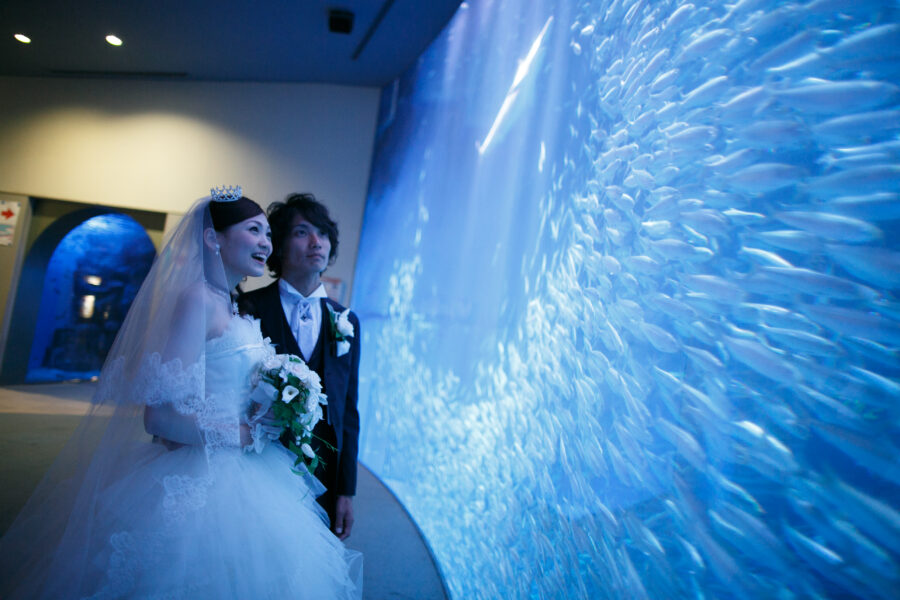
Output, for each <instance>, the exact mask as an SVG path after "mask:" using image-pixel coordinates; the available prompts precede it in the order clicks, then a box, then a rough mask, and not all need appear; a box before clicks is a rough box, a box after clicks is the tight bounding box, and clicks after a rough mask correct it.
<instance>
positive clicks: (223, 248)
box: [216, 215, 272, 280]
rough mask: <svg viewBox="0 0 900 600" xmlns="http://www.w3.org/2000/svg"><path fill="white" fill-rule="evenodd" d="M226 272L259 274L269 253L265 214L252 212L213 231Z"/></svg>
mask: <svg viewBox="0 0 900 600" xmlns="http://www.w3.org/2000/svg"><path fill="white" fill-rule="evenodd" d="M216 240H217V242H218V244H219V253H220V255H221V256H222V265H223V266H224V267H225V273H226V276H228V277H229V279H230V278H232V277H236V278H237V279H238V280H240V279H241V278H243V277H246V276H250V277H259V276H260V275H262V274H263V272H264V271H265V268H266V259H267V258H269V255H270V254H271V253H272V230H271V229H269V221H268V220H266V217H265V215H256V216H255V217H250V218H249V219H245V220H243V221H241V222H239V223H235V224H234V225H232V226H230V227H227V228H226V229H225V230H224V231H220V232H216Z"/></svg>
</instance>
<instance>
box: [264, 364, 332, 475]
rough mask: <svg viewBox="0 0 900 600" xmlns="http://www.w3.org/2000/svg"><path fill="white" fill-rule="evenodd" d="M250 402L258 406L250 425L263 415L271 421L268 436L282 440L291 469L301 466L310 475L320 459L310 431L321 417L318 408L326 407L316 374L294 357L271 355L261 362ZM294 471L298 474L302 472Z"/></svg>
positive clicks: (320, 383)
mask: <svg viewBox="0 0 900 600" xmlns="http://www.w3.org/2000/svg"><path fill="white" fill-rule="evenodd" d="M250 399H251V400H252V401H254V402H256V403H257V404H259V407H258V409H257V410H256V415H257V417H256V419H251V424H252V423H253V422H254V420H257V421H258V420H259V418H260V417H261V416H263V415H270V416H271V417H272V418H274V421H269V422H270V424H271V426H274V427H277V428H278V433H277V434H276V435H271V434H270V437H278V438H281V439H283V440H285V442H286V445H287V449H288V450H290V451H291V452H292V453H293V454H294V455H296V456H297V460H295V461H294V467H295V468H296V467H298V466H299V465H303V467H305V469H306V470H308V472H309V473H314V472H315V470H316V467H318V466H319V462H320V459H319V457H318V456H316V453H315V452H314V451H313V449H312V446H311V445H310V444H311V442H312V440H313V437H314V436H313V428H314V427H315V426H316V423H318V422H319V420H320V419H321V418H322V406H324V405H327V404H328V401H327V399H326V397H325V394H323V393H322V382H321V381H320V380H319V375H318V373H316V372H315V371H313V370H312V369H310V368H309V367H308V366H307V365H306V363H305V362H303V360H302V359H301V358H300V357H298V356H295V355H293V354H274V355H272V356H270V357H268V358H267V359H266V360H265V361H264V362H263V365H262V367H261V368H260V371H259V382H258V383H257V385H256V387H255V388H254V390H253V393H252V394H251V396H250ZM285 438H286V439H285ZM321 441H322V443H325V444H327V442H325V441H324V440H321ZM297 472H298V473H301V474H302V473H303V472H304V470H302V469H301V470H298V471H297Z"/></svg>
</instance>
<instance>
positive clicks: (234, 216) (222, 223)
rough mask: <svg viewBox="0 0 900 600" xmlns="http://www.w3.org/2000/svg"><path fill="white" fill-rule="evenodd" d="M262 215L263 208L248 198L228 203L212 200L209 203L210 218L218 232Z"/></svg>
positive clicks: (243, 197)
mask: <svg viewBox="0 0 900 600" xmlns="http://www.w3.org/2000/svg"><path fill="white" fill-rule="evenodd" d="M261 214H263V209H262V207H261V206H260V205H259V204H257V203H256V202H254V201H253V200H251V199H250V198H247V197H246V196H241V197H240V198H238V199H237V200H230V201H226V202H220V201H217V200H211V201H210V203H209V216H210V217H211V218H212V224H213V229H215V230H216V231H224V230H225V229H228V228H229V227H231V226H232V225H234V224H235V223H240V222H241V221H245V220H247V219H249V218H250V217H255V216H256V215H261Z"/></svg>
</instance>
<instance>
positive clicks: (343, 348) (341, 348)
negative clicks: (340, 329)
mask: <svg viewBox="0 0 900 600" xmlns="http://www.w3.org/2000/svg"><path fill="white" fill-rule="evenodd" d="M348 352H350V342H348V341H347V340H340V341H339V342H338V343H337V355H338V356H343V355H345V354H347V353H348Z"/></svg>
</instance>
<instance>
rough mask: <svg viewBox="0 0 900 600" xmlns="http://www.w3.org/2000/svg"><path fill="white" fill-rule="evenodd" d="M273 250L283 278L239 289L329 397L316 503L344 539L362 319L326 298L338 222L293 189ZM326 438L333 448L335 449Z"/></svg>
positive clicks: (276, 219) (272, 260)
mask: <svg viewBox="0 0 900 600" xmlns="http://www.w3.org/2000/svg"><path fill="white" fill-rule="evenodd" d="M268 217H269V225H270V226H271V228H272V248H273V252H272V255H271V256H270V257H269V260H268V266H269V269H270V270H271V271H272V273H273V274H274V275H275V276H276V277H277V278H278V279H277V280H276V281H275V282H274V283H272V284H271V285H269V286H267V287H264V288H262V289H258V290H254V291H252V292H247V293H245V294H242V295H241V297H240V298H239V300H238V303H239V304H240V308H241V312H242V313H249V314H251V315H253V316H254V317H256V318H258V319H259V320H260V325H261V327H262V333H263V335H264V336H266V337H268V338H270V339H271V340H272V343H273V344H274V345H275V350H276V351H277V352H278V353H279V354H296V355H297V356H302V357H303V360H305V361H306V363H307V364H308V365H309V367H310V368H311V369H312V370H314V371H315V372H316V373H318V374H319V377H320V378H321V379H322V387H323V391H324V392H325V394H326V395H327V396H328V406H325V407H323V408H324V412H325V416H324V417H323V418H322V420H321V421H319V423H318V425H316V427H315V429H314V430H313V434H314V436H316V437H315V438H314V440H313V442H314V443H313V449H314V450H315V452H316V454H317V455H318V456H319V457H321V458H322V459H323V462H324V466H322V463H321V462H320V463H319V467H318V468H317V469H316V472H315V476H316V477H317V478H318V479H319V481H321V482H322V483H323V484H324V485H325V487H326V488H327V491H326V492H325V493H324V494H322V496H320V497H319V499H318V501H319V504H321V505H322V507H323V508H324V509H325V510H326V511H327V512H328V517H329V518H330V519H331V530H332V531H333V532H334V534H335V535H337V536H338V537H339V538H340V539H342V540H343V539H346V538H347V537H349V535H350V530H351V529H352V528H353V495H354V494H355V493H356V455H357V448H358V442H359V412H358V411H357V407H356V398H357V388H358V385H357V384H358V381H359V341H360V334H359V320H358V319H357V318H356V315H355V314H353V313H352V312H351V313H349V323H350V324H352V326H353V328H352V332H350V329H349V327H348V326H347V323H346V321H345V320H343V319H339V318H338V316H339V315H340V313H341V312H342V311H344V310H345V309H344V307H343V306H341V305H340V304H338V303H337V302H335V301H333V300H331V299H329V298H327V297H326V294H325V286H323V285H322V281H321V275H322V272H323V271H325V269H326V268H327V267H328V266H329V265H330V264H332V263H333V262H334V259H335V257H336V256H337V247H338V229H337V223H335V222H334V221H332V220H331V218H330V217H329V215H328V209H327V208H325V206H323V205H322V204H321V203H319V202H318V201H316V199H315V197H314V196H313V195H312V194H292V195H290V196H288V198H287V199H286V200H285V201H284V202H275V203H273V204H272V205H271V206H269V209H268ZM320 439H321V440H324V441H325V442H327V443H328V444H330V445H331V446H332V447H334V448H336V451H334V450H331V449H330V448H329V447H328V446H327V445H326V444H324V443H322V442H320V441H319V440H320Z"/></svg>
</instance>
